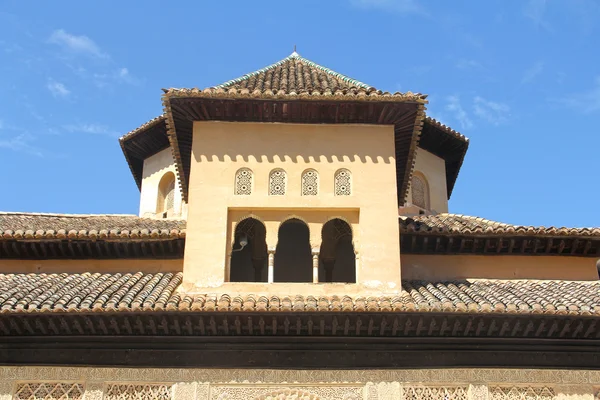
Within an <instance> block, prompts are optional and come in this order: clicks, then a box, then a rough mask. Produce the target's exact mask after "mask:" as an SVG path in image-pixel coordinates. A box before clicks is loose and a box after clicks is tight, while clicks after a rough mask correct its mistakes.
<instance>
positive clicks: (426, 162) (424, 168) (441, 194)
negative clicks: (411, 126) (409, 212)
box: [407, 147, 448, 213]
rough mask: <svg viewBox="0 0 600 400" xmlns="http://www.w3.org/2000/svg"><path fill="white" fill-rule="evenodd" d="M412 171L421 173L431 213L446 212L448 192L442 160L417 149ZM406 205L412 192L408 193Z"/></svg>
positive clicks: (410, 200) (444, 165) (410, 198)
mask: <svg viewBox="0 0 600 400" xmlns="http://www.w3.org/2000/svg"><path fill="white" fill-rule="evenodd" d="M414 171H415V172H416V173H421V174H422V175H423V176H424V177H425V179H426V180H427V184H428V186H429V205H430V209H431V211H436V212H438V213H445V212H448V190H447V187H446V163H445V161H444V159H442V158H440V157H438V156H435V155H433V154H431V153H430V152H428V151H426V150H423V149H422V148H420V147H418V148H417V157H416V159H415V167H414ZM407 201H408V203H412V191H409V195H408V198H407Z"/></svg>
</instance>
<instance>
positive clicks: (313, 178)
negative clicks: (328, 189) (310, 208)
mask: <svg viewBox="0 0 600 400" xmlns="http://www.w3.org/2000/svg"><path fill="white" fill-rule="evenodd" d="M318 194H319V174H318V173H317V171H315V170H314V169H307V170H306V171H304V172H303V173H302V196H316V195H318Z"/></svg>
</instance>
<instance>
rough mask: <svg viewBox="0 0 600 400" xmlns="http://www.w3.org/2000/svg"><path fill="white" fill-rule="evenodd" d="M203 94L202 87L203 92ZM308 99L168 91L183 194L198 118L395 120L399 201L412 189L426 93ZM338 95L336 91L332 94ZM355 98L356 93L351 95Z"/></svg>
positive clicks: (327, 121)
mask: <svg viewBox="0 0 600 400" xmlns="http://www.w3.org/2000/svg"><path fill="white" fill-rule="evenodd" d="M200 93H201V92H200ZM419 96H420V97H418V96H414V97H412V98H407V99H403V100H402V101H400V100H399V98H395V99H394V100H391V99H388V98H386V97H385V96H381V97H379V98H377V99H375V98H374V97H373V98H369V101H366V100H364V99H363V100H360V99H358V98H343V99H333V98H332V99H330V98H328V97H327V96H322V98H320V99H314V98H313V99H305V98H298V97H292V98H290V99H286V98H285V97H277V98H274V99H269V98H252V97H233V98H226V97H205V96H193V95H189V96H187V95H182V94H180V93H177V92H173V91H167V92H166V93H165V94H164V95H163V104H164V108H165V116H166V120H167V132H168V136H169V141H170V143H171V146H172V148H173V154H174V158H175V162H176V167H177V173H178V177H179V181H180V182H181V189H182V195H183V198H184V200H186V201H187V194H188V182H189V174H190V167H191V151H192V134H193V132H192V131H193V122H194V121H235V122H284V123H305V124H382V125H394V134H395V143H396V149H395V150H396V179H397V188H398V203H399V204H403V203H404V201H405V198H406V195H407V192H408V183H409V182H410V179H411V175H412V170H413V165H414V158H415V155H416V148H417V145H418V142H419V137H420V134H421V128H422V124H423V118H424V116H425V115H424V111H425V103H426V101H425V100H424V98H425V96H422V95H419ZM332 97H333V96H332ZM348 97H350V96H348Z"/></svg>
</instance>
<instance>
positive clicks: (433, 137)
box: [419, 117, 469, 199]
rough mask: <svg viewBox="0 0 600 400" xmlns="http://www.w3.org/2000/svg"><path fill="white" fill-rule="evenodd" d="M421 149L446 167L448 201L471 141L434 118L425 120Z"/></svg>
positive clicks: (420, 142)
mask: <svg viewBox="0 0 600 400" xmlns="http://www.w3.org/2000/svg"><path fill="white" fill-rule="evenodd" d="M419 147H421V148H422V149H423V150H426V151H428V152H430V153H432V154H434V155H436V156H438V157H440V158H442V159H443V160H444V162H445V165H446V187H447V192H448V193H447V194H448V199H449V198H450V196H451V195H452V190H453V189H454V185H455V183H456V179H457V178H458V173H459V171H460V168H461V166H462V164H463V161H464V158H465V155H466V154H467V150H468V148H469V139H467V138H466V137H465V136H463V135H461V134H460V133H458V132H456V131H454V130H453V129H451V128H449V127H447V126H445V125H442V124H440V123H439V122H437V121H436V120H434V119H432V118H429V117H427V118H425V121H424V124H423V131H422V133H421V139H420V141H419Z"/></svg>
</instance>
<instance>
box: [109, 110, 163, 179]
mask: <svg viewBox="0 0 600 400" xmlns="http://www.w3.org/2000/svg"><path fill="white" fill-rule="evenodd" d="M119 144H120V145H121V150H123V155H124V156H125V160H126V161H127V164H128V165H129V169H130V170H131V173H132V174H133V178H134V179H135V183H136V184H137V186H138V188H139V189H141V188H142V174H143V170H144V160H145V159H146V158H148V157H150V156H151V155H153V154H156V153H157V152H159V151H161V150H163V149H165V148H167V147H169V138H168V136H167V126H166V123H165V117H164V116H163V115H161V116H158V117H156V118H153V119H151V120H150V121H148V122H146V123H144V124H142V125H141V126H139V127H137V128H136V129H134V130H132V131H130V132H129V133H126V134H125V135H123V136H121V137H120V138H119Z"/></svg>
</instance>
